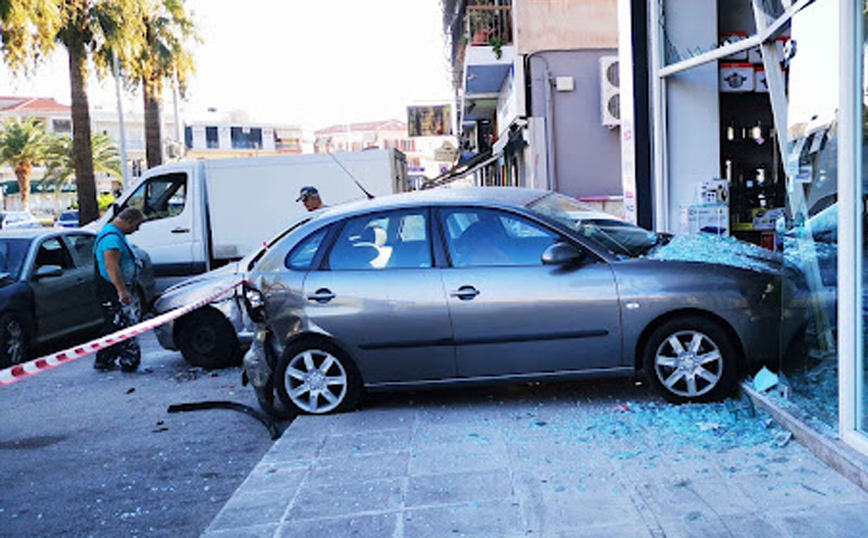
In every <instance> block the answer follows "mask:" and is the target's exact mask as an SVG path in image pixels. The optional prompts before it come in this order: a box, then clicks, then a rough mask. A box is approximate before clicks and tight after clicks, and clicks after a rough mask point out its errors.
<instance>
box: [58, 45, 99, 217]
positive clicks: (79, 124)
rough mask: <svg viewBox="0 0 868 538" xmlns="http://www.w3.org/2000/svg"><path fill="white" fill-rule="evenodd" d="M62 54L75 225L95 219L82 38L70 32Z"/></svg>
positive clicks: (97, 214) (94, 194)
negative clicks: (64, 56) (69, 105)
mask: <svg viewBox="0 0 868 538" xmlns="http://www.w3.org/2000/svg"><path fill="white" fill-rule="evenodd" d="M65 44H66V51H67V52H68V53H69V84H70V93H71V97H72V153H73V166H74V168H75V186H76V189H77V190H78V223H79V224H80V225H84V224H87V223H88V222H91V221H93V220H96V219H98V218H99V206H98V205H97V202H96V179H95V178H94V173H93V147H92V146H91V140H90V105H89V103H88V99H87V72H86V69H85V60H86V56H85V50H84V41H83V39H82V36H81V35H80V34H79V33H78V32H76V31H75V30H70V31H69V34H68V36H67V43H65Z"/></svg>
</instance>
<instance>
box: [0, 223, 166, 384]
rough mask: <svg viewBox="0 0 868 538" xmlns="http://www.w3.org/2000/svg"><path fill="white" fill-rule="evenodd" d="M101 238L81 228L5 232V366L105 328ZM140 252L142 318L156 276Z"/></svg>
mask: <svg viewBox="0 0 868 538" xmlns="http://www.w3.org/2000/svg"><path fill="white" fill-rule="evenodd" d="M95 237H96V236H95V235H94V234H93V233H91V232H88V231H85V230H78V229H76V230H66V229H63V230H60V229H41V230H27V229H20V230H3V231H0V367H6V366H9V365H12V364H18V363H21V362H23V361H25V360H27V358H28V357H29V355H30V351H31V349H32V348H33V346H36V345H39V344H43V343H45V342H48V341H51V340H55V339H58V338H61V337H69V336H74V335H84V334H86V333H88V332H89V330H91V329H95V328H97V327H99V325H100V324H101V322H102V310H101V309H100V306H99V304H98V303H97V300H96V296H95V294H94V268H93V243H94V239H95ZM135 250H136V255H137V257H138V258H139V265H140V271H139V281H138V283H137V286H136V289H135V290H134V293H133V297H134V301H135V304H136V308H137V309H138V310H139V312H140V317H141V314H142V313H143V312H144V311H145V309H146V306H147V305H149V304H150V302H151V301H152V300H153V297H154V276H153V268H152V267H151V262H150V258H149V257H148V255H147V254H146V253H145V252H144V251H142V250H140V249H135Z"/></svg>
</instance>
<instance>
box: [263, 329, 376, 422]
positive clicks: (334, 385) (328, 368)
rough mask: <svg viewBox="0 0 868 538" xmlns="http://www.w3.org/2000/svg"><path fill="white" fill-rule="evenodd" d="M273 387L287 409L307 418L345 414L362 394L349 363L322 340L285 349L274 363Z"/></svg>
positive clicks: (305, 341) (355, 374)
mask: <svg viewBox="0 0 868 538" xmlns="http://www.w3.org/2000/svg"><path fill="white" fill-rule="evenodd" d="M274 385H275V387H276V388H277V395H278V396H279V397H280V401H281V402H283V405H284V406H285V407H286V408H287V409H288V410H293V411H297V412H299V413H304V414H308V415H324V414H328V413H341V412H344V411H349V410H351V409H353V408H354V407H355V406H356V405H357V404H358V402H359V400H360V399H361V397H362V394H363V393H364V387H363V385H362V378H361V375H360V374H359V371H358V369H357V368H356V365H355V364H354V363H353V361H352V360H351V359H350V358H349V356H347V354H346V353H344V352H343V351H342V350H341V349H339V348H338V347H337V346H335V345H334V344H332V343H331V342H329V341H327V340H323V339H315V340H303V341H300V342H296V343H295V344H291V345H290V346H288V347H287V348H286V349H285V350H284V352H283V355H282V356H281V357H280V360H279V361H278V363H277V370H276V371H275V373H274Z"/></svg>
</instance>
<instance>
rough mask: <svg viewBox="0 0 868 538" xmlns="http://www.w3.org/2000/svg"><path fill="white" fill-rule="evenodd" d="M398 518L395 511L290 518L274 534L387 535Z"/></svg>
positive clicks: (311, 537)
mask: <svg viewBox="0 0 868 538" xmlns="http://www.w3.org/2000/svg"><path fill="white" fill-rule="evenodd" d="M399 518H400V516H399V514H398V513H397V512H392V513H385V514H373V515H357V516H351V517H340V518H332V519H308V520H292V521H287V522H286V523H284V524H283V525H282V526H281V527H280V529H279V530H278V531H277V532H276V534H275V535H274V536H276V537H277V538H294V537H299V538H338V537H340V538H343V537H350V536H358V537H361V538H369V537H372V538H373V537H389V536H394V535H395V529H396V527H397V525H398V521H399Z"/></svg>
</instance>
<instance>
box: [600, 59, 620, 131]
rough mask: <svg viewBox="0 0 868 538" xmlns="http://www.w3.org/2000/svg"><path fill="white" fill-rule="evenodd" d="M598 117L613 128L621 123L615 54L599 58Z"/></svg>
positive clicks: (618, 79) (618, 81)
mask: <svg viewBox="0 0 868 538" xmlns="http://www.w3.org/2000/svg"><path fill="white" fill-rule="evenodd" d="M600 117H601V120H602V123H603V125H605V126H606V127H610V128H614V127H617V126H618V125H621V90H620V78H619V76H618V57H617V56H602V57H601V58H600Z"/></svg>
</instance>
